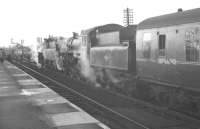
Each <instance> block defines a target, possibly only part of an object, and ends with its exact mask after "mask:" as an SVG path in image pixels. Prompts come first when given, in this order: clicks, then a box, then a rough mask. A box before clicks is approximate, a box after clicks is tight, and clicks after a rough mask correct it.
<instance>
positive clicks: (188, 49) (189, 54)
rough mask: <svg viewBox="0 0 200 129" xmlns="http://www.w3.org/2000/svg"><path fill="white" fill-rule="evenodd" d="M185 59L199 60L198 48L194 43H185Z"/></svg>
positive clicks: (189, 60)
mask: <svg viewBox="0 0 200 129" xmlns="http://www.w3.org/2000/svg"><path fill="white" fill-rule="evenodd" d="M185 53H186V61H188V62H198V61H199V54H200V53H199V49H198V48H197V47H196V46H195V45H194V43H190V44H186V46H185Z"/></svg>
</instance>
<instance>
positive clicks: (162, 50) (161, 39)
mask: <svg viewBox="0 0 200 129" xmlns="http://www.w3.org/2000/svg"><path fill="white" fill-rule="evenodd" d="M158 42H159V43H158V49H159V56H165V47H166V35H159V41H158Z"/></svg>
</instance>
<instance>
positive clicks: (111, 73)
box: [105, 69, 120, 83]
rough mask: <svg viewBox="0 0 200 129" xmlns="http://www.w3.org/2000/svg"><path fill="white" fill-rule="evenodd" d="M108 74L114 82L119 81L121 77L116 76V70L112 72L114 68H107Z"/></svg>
mask: <svg viewBox="0 0 200 129" xmlns="http://www.w3.org/2000/svg"><path fill="white" fill-rule="evenodd" d="M105 72H106V76H107V77H108V79H109V80H110V81H111V82H112V83H119V82H120V79H119V78H117V77H115V72H112V70H109V69H106V70H105Z"/></svg>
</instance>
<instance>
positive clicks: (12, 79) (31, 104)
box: [0, 61, 109, 129]
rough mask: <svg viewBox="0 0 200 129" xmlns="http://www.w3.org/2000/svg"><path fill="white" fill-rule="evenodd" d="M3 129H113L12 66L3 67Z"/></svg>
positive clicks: (0, 72)
mask: <svg viewBox="0 0 200 129" xmlns="http://www.w3.org/2000/svg"><path fill="white" fill-rule="evenodd" d="M0 129H109V127H107V126H106V125H104V124H103V123H101V122H99V121H98V120H96V119H95V118H93V117H92V116H90V115H89V114H87V113H86V112H85V111H83V110H82V109H81V108H79V107H77V106H76V105H74V104H73V103H71V102H69V101H68V100H66V99H64V98H63V97H61V96H60V95H58V94H57V93H55V92H54V91H53V90H51V89H49V88H48V87H47V86H45V85H44V84H42V83H40V82H39V81H38V80H36V79H35V78H33V77H31V76H30V75H28V74H27V73H25V72H23V71H22V70H20V69H18V68H17V67H16V66H14V65H12V64H10V63H9V62H6V61H5V62H4V63H0Z"/></svg>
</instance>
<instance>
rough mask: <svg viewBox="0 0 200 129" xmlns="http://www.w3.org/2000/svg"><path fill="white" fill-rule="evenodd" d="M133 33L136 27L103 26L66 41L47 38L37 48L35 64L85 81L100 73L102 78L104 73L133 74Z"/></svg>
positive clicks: (74, 34) (84, 31) (51, 37)
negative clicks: (82, 78) (108, 71)
mask: <svg viewBox="0 0 200 129" xmlns="http://www.w3.org/2000/svg"><path fill="white" fill-rule="evenodd" d="M135 33H136V25H132V26H128V27H123V26H121V25H118V24H106V25H103V26H97V27H93V28H90V29H87V30H82V32H81V34H80V35H78V34H77V33H73V36H72V37H70V38H67V39H66V38H62V37H53V36H49V37H48V38H46V39H44V41H43V42H41V43H40V44H39V46H38V50H39V53H38V62H39V64H40V65H41V67H45V68H50V69H58V70H61V71H64V72H65V73H66V74H68V75H70V76H76V77H78V76H80V75H83V76H85V77H88V78H89V79H91V78H94V76H95V77H96V76H97V75H96V73H99V72H102V71H103V74H105V73H104V72H105V69H109V70H110V71H120V72H122V73H135V72H136V70H135V68H136V66H135V65H136V62H135V53H134V52H135ZM94 74H95V75H94ZM103 76H105V75H103ZM96 79H97V78H95V79H91V80H92V81H96Z"/></svg>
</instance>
